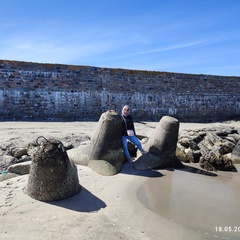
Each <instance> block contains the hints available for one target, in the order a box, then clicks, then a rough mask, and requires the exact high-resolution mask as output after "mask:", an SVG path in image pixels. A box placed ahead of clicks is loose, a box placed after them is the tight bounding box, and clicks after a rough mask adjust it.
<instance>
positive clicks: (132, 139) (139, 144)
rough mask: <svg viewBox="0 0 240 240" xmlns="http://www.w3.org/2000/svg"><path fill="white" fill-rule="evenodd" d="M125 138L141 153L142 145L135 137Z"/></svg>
mask: <svg viewBox="0 0 240 240" xmlns="http://www.w3.org/2000/svg"><path fill="white" fill-rule="evenodd" d="M127 138H128V139H129V141H130V142H132V143H133V144H134V145H136V146H137V148H138V150H139V151H143V148H142V144H141V142H140V141H139V139H138V138H137V137H136V136H132V137H129V136H128V137H127Z"/></svg>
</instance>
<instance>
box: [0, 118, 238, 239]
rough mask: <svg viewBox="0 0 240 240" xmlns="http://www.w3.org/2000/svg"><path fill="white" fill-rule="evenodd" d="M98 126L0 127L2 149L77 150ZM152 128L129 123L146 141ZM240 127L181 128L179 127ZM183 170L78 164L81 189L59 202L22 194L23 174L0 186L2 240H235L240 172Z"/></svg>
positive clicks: (14, 124)
mask: <svg viewBox="0 0 240 240" xmlns="http://www.w3.org/2000/svg"><path fill="white" fill-rule="evenodd" d="M96 124H97V123H96V122H1V123H0V146H1V147H2V148H4V147H7V146H14V145H15V146H18V147H22V146H24V145H25V144H27V143H29V142H31V141H35V140H36V138H37V137H39V136H44V137H46V138H49V137H54V138H56V139H58V140H60V141H62V142H63V143H64V144H70V143H71V144H73V145H74V146H77V145H78V144H79V143H80V142H84V141H88V140H89V139H90V138H91V135H92V132H93V130H94V128H95V126H96ZM156 124H157V123H155V122H147V123H135V127H136V131H137V133H138V134H139V135H144V136H149V135H150V134H151V132H152V131H153V129H154V127H155V126H156ZM218 124H228V125H232V126H235V127H239V128H240V122H235V121H230V122H225V123H209V124H197V123H181V124H180V131H181V130H183V129H193V128H203V127H206V126H213V125H214V126H215V125H216V126H217V125H218ZM185 165H186V168H184V169H164V170H147V171H137V170H135V169H133V167H132V165H131V164H130V163H125V164H124V165H123V169H122V171H121V172H120V173H119V174H117V175H113V176H103V175H100V174H98V173H96V172H94V171H93V170H91V169H90V168H88V167H86V166H81V165H78V166H77V169H78V177H79V181H80V185H81V187H82V190H81V192H80V193H79V194H77V195H75V196H73V197H71V198H68V199H65V200H60V201H54V202H41V201H37V200H34V199H32V198H31V197H29V196H28V195H27V194H25V192H24V188H25V187H26V184H27V181H28V175H23V176H18V177H15V178H11V179H8V180H5V181H2V182H0V191H1V195H0V238H1V239H3V240H15V239H20V240H23V239H24V240H26V239H29V240H30V239H31V240H48V239H49V240H50V239H71V240H77V239H86V240H89V239H109V240H110V239H111V240H112V239H114V240H115V239H121V240H131V239H133V240H138V239H146V240H147V239H149V240H152V239H156V240H159V239H162V240H175V239H176V240H177V239H178V240H179V239H180V240H190V239H191V240H192V239H195V240H200V239H206V240H212V239H230V240H237V239H240V217H239V216H240V201H239V199H240V191H239V184H240V176H239V172H222V171H218V172H207V171H205V170H202V169H201V168H200V167H199V165H198V164H185Z"/></svg>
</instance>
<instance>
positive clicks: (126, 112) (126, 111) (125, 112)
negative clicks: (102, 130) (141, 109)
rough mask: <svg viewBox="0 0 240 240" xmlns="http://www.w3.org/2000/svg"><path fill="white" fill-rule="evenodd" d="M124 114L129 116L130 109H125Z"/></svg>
mask: <svg viewBox="0 0 240 240" xmlns="http://www.w3.org/2000/svg"><path fill="white" fill-rule="evenodd" d="M123 112H124V114H125V115H128V112H129V108H128V107H124V108H123Z"/></svg>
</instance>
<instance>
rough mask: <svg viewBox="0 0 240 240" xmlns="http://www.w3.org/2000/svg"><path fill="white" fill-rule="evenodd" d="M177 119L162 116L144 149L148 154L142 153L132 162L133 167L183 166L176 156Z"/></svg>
mask: <svg viewBox="0 0 240 240" xmlns="http://www.w3.org/2000/svg"><path fill="white" fill-rule="evenodd" d="M178 131H179V121H178V120H177V119H176V118H173V117H169V116H164V117H162V118H161V120H160V121H159V123H158V125H157V127H156V128H155V129H154V131H153V132H152V134H151V136H150V137H149V139H148V141H147V142H146V144H145V145H144V149H145V150H147V151H148V152H149V154H146V155H142V156H140V157H139V158H138V160H137V161H136V162H134V168H135V169H137V170H145V169H151V168H166V167H178V168H179V167H183V164H182V163H181V161H180V160H179V159H178V158H177V157H176V146H177V141H178Z"/></svg>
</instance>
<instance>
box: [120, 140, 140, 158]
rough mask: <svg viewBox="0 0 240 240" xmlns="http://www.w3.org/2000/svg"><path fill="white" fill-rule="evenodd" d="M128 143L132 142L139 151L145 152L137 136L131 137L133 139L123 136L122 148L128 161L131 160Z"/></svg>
mask: <svg viewBox="0 0 240 240" xmlns="http://www.w3.org/2000/svg"><path fill="white" fill-rule="evenodd" d="M127 141H130V142H131V143H132V144H134V145H136V146H137V148H138V150H140V151H142V150H143V148H142V144H141V142H140V141H139V139H138V138H137V137H136V136H131V137H130V136H122V148H123V152H124V155H125V157H126V158H127V159H130V158H131V156H130V154H129V151H128V147H127Z"/></svg>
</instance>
